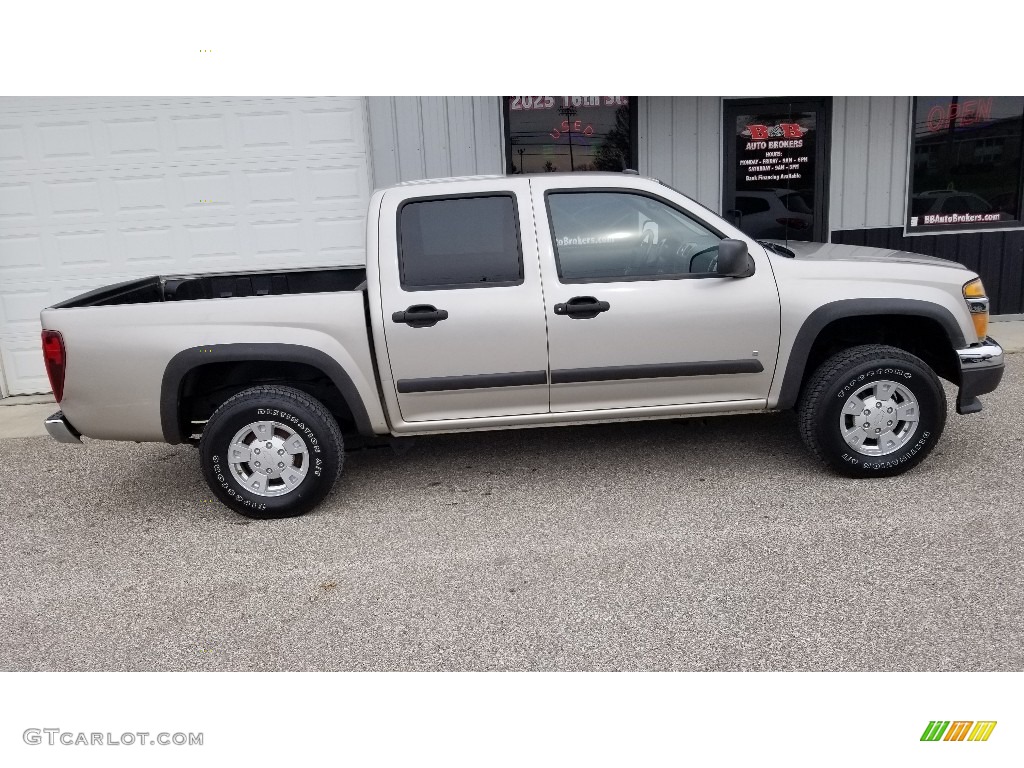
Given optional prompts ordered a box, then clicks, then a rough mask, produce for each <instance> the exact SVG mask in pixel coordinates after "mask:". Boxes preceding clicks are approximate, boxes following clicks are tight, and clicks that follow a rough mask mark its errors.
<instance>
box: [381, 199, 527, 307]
mask: <svg viewBox="0 0 1024 768" xmlns="http://www.w3.org/2000/svg"><path fill="white" fill-rule="evenodd" d="M399 269H400V270H401V279H402V287H403V288H405V289H406V290H420V289H427V288H452V287H463V288H487V287H492V286H498V285H517V284H519V283H521V282H523V259H522V249H521V248H520V242H519V224H518V219H517V217H516V203H515V198H514V197H513V196H512V195H488V196H482V197H451V198H444V199H429V200H411V201H409V202H407V203H405V204H404V205H403V206H402V207H401V209H400V211H399Z"/></svg>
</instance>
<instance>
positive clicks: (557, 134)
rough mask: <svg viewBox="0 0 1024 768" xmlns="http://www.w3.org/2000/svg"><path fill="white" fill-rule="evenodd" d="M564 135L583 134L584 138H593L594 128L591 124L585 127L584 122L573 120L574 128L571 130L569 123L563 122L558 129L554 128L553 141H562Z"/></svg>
mask: <svg viewBox="0 0 1024 768" xmlns="http://www.w3.org/2000/svg"><path fill="white" fill-rule="evenodd" d="M563 133H577V134H579V133H582V134H583V135H584V136H593V135H594V126H592V125H591V124H590V123H587V124H586V125H583V121H582V120H573V122H572V126H571V128H570V125H569V121H568V120H563V121H562V124H561V125H560V126H557V127H556V128H553V129H552V130H551V133H550V136H551V138H552V139H560V138H562V134H563Z"/></svg>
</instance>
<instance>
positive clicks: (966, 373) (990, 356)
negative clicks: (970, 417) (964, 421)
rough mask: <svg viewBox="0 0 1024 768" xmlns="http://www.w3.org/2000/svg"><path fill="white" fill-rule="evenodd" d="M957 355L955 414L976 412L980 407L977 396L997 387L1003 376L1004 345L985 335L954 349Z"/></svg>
mask: <svg viewBox="0 0 1024 768" xmlns="http://www.w3.org/2000/svg"><path fill="white" fill-rule="evenodd" d="M956 353H957V355H959V357H960V394H959V395H958V396H957V399H956V412H957V413H977V412H978V411H980V410H981V401H980V400H978V395H985V394H988V393H989V392H991V391H993V390H994V389H995V388H996V387H998V386H999V382H1000V381H1002V378H1003V369H1004V367H1005V365H1004V363H1003V348H1002V347H1000V346H999V345H998V344H997V343H996V341H995V339H992V338H991V337H989V338H986V339H985V341H983V342H982V343H980V344H977V345H975V346H973V347H966V348H964V349H958V350H957V351H956Z"/></svg>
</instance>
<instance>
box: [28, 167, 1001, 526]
mask: <svg viewBox="0 0 1024 768" xmlns="http://www.w3.org/2000/svg"><path fill="white" fill-rule="evenodd" d="M41 317H42V327H43V334H42V345H43V356H44V360H45V364H46V368H47V371H48V374H49V377H50V382H51V384H52V387H53V392H54V394H55V396H56V398H57V400H58V402H59V404H60V406H61V411H60V412H58V413H56V414H54V415H53V416H52V417H50V418H49V419H48V420H47V422H46V426H47V429H48V431H49V433H50V434H51V435H52V436H53V437H55V438H56V439H58V440H61V441H65V442H80V438H81V436H86V437H90V438H95V439H101V440H131V441H157V442H166V443H173V444H177V443H191V444H193V445H197V446H198V449H199V451H198V453H199V460H200V464H201V468H202V471H203V473H204V475H205V478H206V481H207V482H208V483H209V485H210V488H211V489H212V490H213V492H214V493H215V494H216V495H217V497H218V498H219V499H220V500H222V501H223V502H224V503H225V504H226V505H227V506H229V507H231V508H232V509H234V510H236V511H238V512H240V513H241V514H243V515H246V516H250V517H258V518H271V517H285V516H291V515H298V514H301V513H303V512H306V511H307V510H309V509H311V508H312V507H314V506H315V505H316V504H317V503H318V502H319V501H321V500H322V499H323V498H324V496H325V495H326V494H327V493H328V491H329V490H330V489H331V487H332V485H333V483H334V482H335V480H336V479H337V477H338V476H339V474H340V472H341V468H342V464H343V460H344V450H345V445H346V444H349V445H355V444H360V442H361V443H362V444H365V443H366V441H367V440H369V441H370V442H373V441H377V442H378V443H381V444H384V443H386V442H387V441H393V440H395V439H396V438H402V437H407V436H410V435H429V434H438V433H451V432H460V431H469V430H497V429H512V428H520V427H541V426H557V425H570V424H583V423H594V422H607V421H632V420H641V419H674V418H681V417H691V416H707V415H712V414H735V413H748V412H758V411H766V410H783V409H792V408H795V409H796V410H797V413H798V428H799V432H800V434H801V436H802V438H803V440H804V442H805V443H806V445H807V447H808V449H809V450H810V453H811V454H813V455H814V456H816V457H817V458H818V459H820V460H821V461H822V462H824V463H825V464H826V465H828V466H830V467H831V468H832V470H834V471H836V472H838V473H841V474H843V475H847V476H851V477H879V476H888V475H896V474H899V473H901V472H904V471H906V470H908V469H910V468H911V467H914V466H915V465H917V464H918V463H919V462H920V461H921V460H922V459H924V458H925V456H927V455H928V453H929V452H930V451H931V450H932V449H933V448H934V447H935V444H936V442H937V441H938V440H939V437H940V435H941V434H942V430H943V427H944V425H945V421H946V411H947V405H946V396H945V392H944V390H943V387H942V385H941V383H940V381H939V377H941V378H943V379H946V380H947V381H949V382H951V383H952V384H954V385H956V386H957V387H958V388H959V393H958V396H957V401H956V409H957V412H958V413H961V414H965V413H972V412H975V411H978V410H980V409H981V403H980V402H979V400H978V396H979V395H982V394H985V393H987V392H991V391H992V390H993V389H995V388H996V386H997V385H998V384H999V381H1000V379H1001V377H1002V373H1003V351H1002V349H1001V348H1000V347H999V345H998V344H997V343H996V342H995V341H993V340H992V339H991V338H989V337H988V335H987V327H988V299H987V298H986V295H985V290H984V288H983V286H982V284H981V281H980V279H979V278H978V276H977V275H976V274H974V273H972V272H970V271H969V270H967V269H966V268H965V267H963V266H961V265H960V264H956V263H953V262H949V261H944V260H940V259H936V258H930V257H925V256H919V255H915V254H911V253H903V252H896V251H886V250H877V249H873V248H864V247H851V246H843V245H835V244H825V243H795V242H790V243H788V244H782V243H779V242H769V241H756V240H753V239H751V238H749V237H747V236H746V235H745V234H744V233H743V232H741V231H740V230H738V229H736V228H735V227H733V226H732V225H730V224H729V223H728V222H726V221H725V220H723V219H722V218H720V217H719V216H717V215H716V214H714V213H713V212H712V211H710V210H708V209H707V208H705V207H703V206H701V205H699V204H698V203H696V202H694V201H693V200H690V199H689V198H688V197H686V196H685V195H683V194H681V193H679V192H677V191H675V190H673V189H671V188H670V187H668V186H666V185H664V184H662V183H661V182H659V181H657V180H655V179H647V178H643V177H640V176H639V175H637V174H636V173H635V172H631V173H630V172H627V173H586V174H558V173H550V174H538V175H533V176H530V175H526V176H508V177H504V176H493V177H471V178H459V179H436V180H428V181H421V182H410V183H404V184H399V185H397V186H393V187H390V188H388V189H383V190H378V191H376V192H375V193H374V194H373V195H372V197H371V200H370V205H369V212H368V215H367V227H366V260H365V267H363V266H358V267H354V266H353V267H339V268H332V269H289V268H288V267H287V265H282V266H281V268H280V269H277V270H269V271H256V272H242V273H233V274H211V275H185V276H159V277H150V278H146V279H140V280H134V281H130V282H126V283H121V284H119V285H114V286H110V287H106V288H101V289H98V290H95V291H92V292H90V293H87V294H84V295H82V296H79V297H77V298H74V299H70V300H68V301H65V302H63V303H61V304H57V305H56V306H53V307H50V308H48V309H45V310H43V312H42V316H41ZM756 450H757V449H756V448H755V447H752V448H751V451H752V452H756Z"/></svg>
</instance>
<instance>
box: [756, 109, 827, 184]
mask: <svg viewBox="0 0 1024 768" xmlns="http://www.w3.org/2000/svg"><path fill="white" fill-rule="evenodd" d="M805 133H806V130H805V129H804V128H803V127H802V126H801V125H800V124H799V123H777V124H775V125H761V124H751V125H747V126H746V128H745V129H744V130H742V131H741V132H740V135H741V136H744V137H747V141H746V144H745V146H744V147H743V148H742V152H741V156H740V159H739V164H740V169H741V170H742V171H743V173H744V177H743V180H744V181H747V182H757V181H782V180H788V179H802V178H803V177H804V174H805V173H806V172H807V166H808V165H809V162H810V155H809V154H805V152H806V150H805V149H804V135H805Z"/></svg>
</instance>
